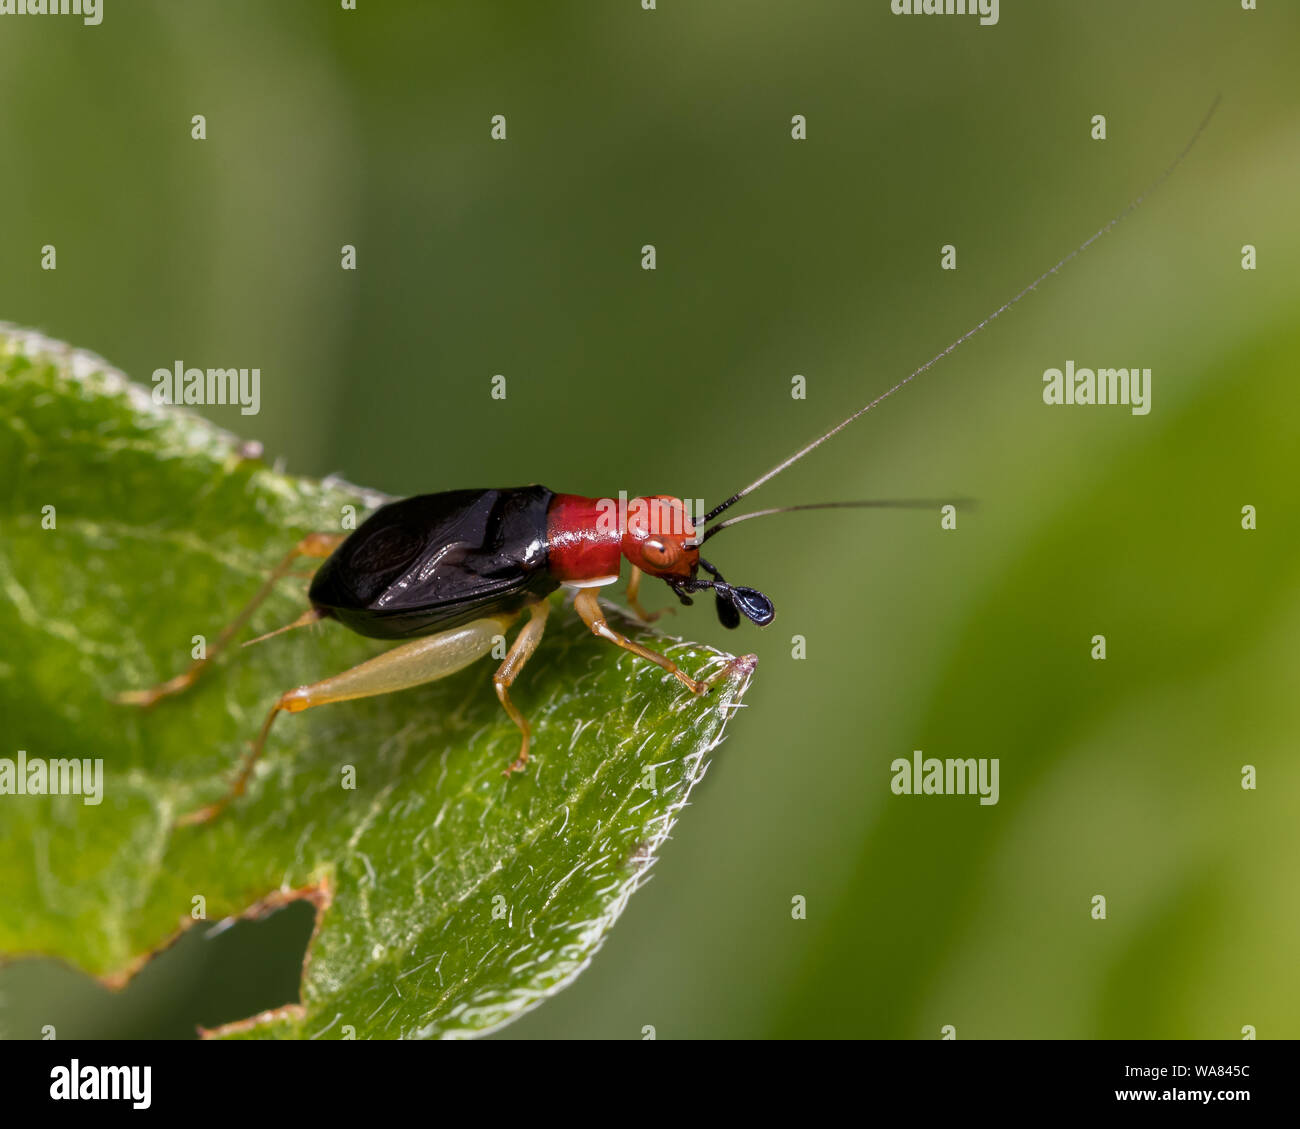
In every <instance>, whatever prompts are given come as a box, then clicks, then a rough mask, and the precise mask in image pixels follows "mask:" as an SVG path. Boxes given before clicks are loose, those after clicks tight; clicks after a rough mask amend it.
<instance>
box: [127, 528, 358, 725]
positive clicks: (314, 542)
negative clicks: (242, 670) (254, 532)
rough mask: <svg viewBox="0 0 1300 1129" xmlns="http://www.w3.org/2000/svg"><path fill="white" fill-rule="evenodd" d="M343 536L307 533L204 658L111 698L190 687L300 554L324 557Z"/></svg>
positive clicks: (144, 701)
mask: <svg viewBox="0 0 1300 1129" xmlns="http://www.w3.org/2000/svg"><path fill="white" fill-rule="evenodd" d="M346 537H347V534H346V533H309V534H308V535H307V536H306V537H304V538H303V539H302V540H301V541H299V542H298V544H296V545H295V546H294V547H293V548H292V549H290V550H289V552H288V553H286V554H285V557H284V560H282V561H281V562H280V563H279V564H278V565H276V566H275V568H273V569H272V570H271V573H270V575H269V576H268V577H267V578H266V580H265V582H264V583H263V584H262V587H261V588H259V589H258V590H257V594H256V595H255V596H254V597H253V598H252V599H251V600H249V601H248V603H247V604H245V605H244V609H243V611H241V612H240V613H239V614H238V615H237V616H235V618H234V619H232V620H231V621H230V622H229V623H228V624H227V625H226V626H225V628H224V629H223V630H222V632H221V634H220V635H218V636H217V641H216V642H215V643H213V644H212V646H211V647H210V648H208V652H207V654H206V655H204V657H203V658H201V659H195V660H194V661H193V662H192V663H190V667H189V669H188V670H186V671H185V672H184V673H183V674H178V675H177V676H176V677H175V678H171V679H168V680H167V681H166V682H160V683H159V684H158V685H157V686H151V687H149V688H148V689H147V690H128V691H127V692H126V693H124V694H119V695H117V697H116V698H114V699H113V700H114V701H115V702H117V703H118V704H119V705H123V706H142V707H145V708H148V707H149V706H152V705H153V704H154V703H155V702H157V701H158V700H159V699H160V698H166V697H169V696H170V695H172V694H179V693H180V692H181V691H182V690H187V689H189V688H190V687H191V686H193V685H194V683H195V682H196V681H197V680H198V677H199V675H200V674H202V673H203V671H204V669H205V668H206V667H207V666H208V665H209V664H210V663H211V662H212V661H213V660H214V659H215V658H216V657H217V656H218V655H220V654H221V652H222V651H224V650H225V649H226V648H227V647H228V646H229V645H230V641H231V640H232V639H233V638H234V637H235V635H236V634H238V633H239V631H240V630H241V629H242V628H243V627H244V625H245V624H246V623H247V622H248V621H249V619H251V618H252V615H253V613H254V612H255V611H257V609H258V608H259V607H260V606H261V604H262V602H263V601H264V600H265V599H266V598H267V597H268V596H269V595H270V594H271V593H272V592H273V591H274V590H275V586H276V584H277V583H279V581H280V580H282V579H283V578H284V577H285V576H286V575H287V574H288V573H289V572H290V570H291V569H292V568H293V566H294V565H295V564H296V563H297V561H298V559H299V558H300V557H314V558H319V559H322V560H323V559H324V558H325V557H328V556H329V555H330V554H331V553H332V552H334V550H335V549H337V548H338V547H339V545H341V544H342V543H343V540H344V539H345V538H346ZM319 618H320V616H319V615H318V614H317V613H316V611H315V610H314V609H313V610H310V611H308V612H305V613H304V614H303V615H302V617H301V618H300V619H298V620H296V621H294V623H292V624H290V626H291V627H298V626H303V625H306V624H308V623H311V622H313V621H314V620H316V619H319Z"/></svg>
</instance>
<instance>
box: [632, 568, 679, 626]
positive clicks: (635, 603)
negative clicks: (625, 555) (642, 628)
mask: <svg viewBox="0 0 1300 1129" xmlns="http://www.w3.org/2000/svg"><path fill="white" fill-rule="evenodd" d="M644 575H645V573H643V572H642V571H641V570H640V569H639V568H637V567H636V565H633V566H632V575H631V576H629V577H628V579H627V606H628V607H630V608H631V609H632V610H633V611H634V612H636V616H637V619H639V620H640V621H641V622H642V623H654V621H655V620H657V619H658V618H659V617H660V616H661V615H663V614H664V613H663V612H648V611H646V610H645V608H643V607H642V606H641V601H640V599H639V597H640V595H641V578H642V577H643V576H644ZM668 610H669V611H671V610H672V609H671V608H670V609H668Z"/></svg>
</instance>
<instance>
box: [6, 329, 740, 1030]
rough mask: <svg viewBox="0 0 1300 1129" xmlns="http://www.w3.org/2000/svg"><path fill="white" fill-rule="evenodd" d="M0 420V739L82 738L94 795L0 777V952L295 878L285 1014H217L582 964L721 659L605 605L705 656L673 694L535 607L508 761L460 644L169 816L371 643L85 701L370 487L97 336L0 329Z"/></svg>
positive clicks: (713, 711) (262, 625) (113, 685)
mask: <svg viewBox="0 0 1300 1129" xmlns="http://www.w3.org/2000/svg"><path fill="white" fill-rule="evenodd" d="M0 420H2V421H3V426H2V427H0V484H2V485H0V490H2V491H3V495H4V503H3V506H2V507H0V591H2V592H3V597H4V598H3V600H0V638H2V639H3V640H4V644H3V651H0V655H2V656H3V657H0V717H3V719H4V746H5V747H4V748H0V757H4V758H7V759H9V760H11V761H15V762H16V761H17V755H18V751H19V750H22V751H23V752H24V753H25V754H26V757H28V758H43V759H44V760H46V761H51V760H54V759H57V758H90V759H92V760H94V759H102V761H103V781H104V783H103V792H102V802H100V803H98V804H86V803H85V802H84V799H85V798H84V797H80V796H68V795H64V796H31V795H22V796H20V795H0V873H3V874H4V876H5V878H4V909H3V912H2V913H0V953H4V954H9V955H11V956H12V955H15V954H46V955H51V956H56V957H60V958H63V959H65V960H67V961H69V962H71V963H73V964H75V965H77V966H78V967H80V968H82V969H85V970H86V971H88V972H90V973H92V974H95V975H98V976H101V977H103V978H105V979H106V980H108V981H109V982H111V983H114V984H120V983H123V982H125V980H126V979H127V978H128V977H129V976H130V975H131V973H132V972H133V971H134V970H135V969H136V968H138V967H139V966H140V965H141V964H142V963H143V962H144V961H145V960H147V959H148V957H149V955H150V954H151V953H153V952H155V951H157V950H158V949H159V948H160V947H161V946H164V945H166V944H167V943H168V942H169V940H171V939H172V938H173V937H174V936H175V935H176V934H177V933H178V932H179V931H180V930H182V929H184V928H186V927H188V926H191V925H193V924H194V922H195V917H194V913H195V910H194V907H195V906H196V905H197V904H199V903H198V902H197V901H196V899H200V898H201V899H202V900H203V903H204V904H205V909H206V918H207V920H209V921H215V920H218V919H222V918H225V917H227V916H230V915H246V914H255V913H259V912H267V911H268V910H270V909H272V908H274V907H276V906H279V905H282V904H284V903H285V902H286V901H287V900H290V899H293V898H310V899H312V900H313V901H314V902H315V904H316V906H317V909H318V918H317V931H316V934H315V936H314V938H313V940H312V943H311V945H310V947H309V950H308V954H307V961H306V964H305V967H304V973H303V982H302V1003H301V1006H297V1005H295V1006H293V1007H290V1008H285V1009H281V1010H280V1011H278V1012H276V1013H273V1014H268V1015H264V1016H260V1017H257V1019H256V1020H250V1021H248V1022H246V1023H244V1024H239V1025H232V1026H231V1027H227V1028H223V1029H222V1030H221V1032H220V1033H222V1034H251V1035H256V1036H288V1037H294V1036H299V1037H307V1038H316V1037H322V1036H323V1037H327V1038H335V1037H341V1036H343V1035H344V1034H345V1033H347V1028H349V1027H351V1028H354V1029H355V1033H356V1036H357V1037H358V1038H364V1037H367V1036H374V1037H396V1036H406V1037H429V1036H458V1035H460V1036H464V1035H473V1034H479V1033H482V1032H485V1031H488V1030H491V1029H493V1028H495V1027H499V1026H500V1025H502V1024H504V1023H506V1022H508V1021H510V1020H511V1019H513V1018H515V1017H517V1016H519V1015H520V1014H522V1013H523V1012H525V1011H527V1010H529V1009H530V1008H532V1007H533V1006H535V1005H536V1004H538V1003H539V1002H540V1001H542V1000H544V999H545V998H546V997H547V996H548V995H550V994H553V993H554V992H556V991H557V990H558V989H560V988H562V987H563V986H564V985H566V984H567V983H569V982H570V981H571V980H572V979H573V978H574V977H575V976H577V975H578V973H579V972H581V971H582V969H583V968H584V967H585V966H586V965H587V963H588V962H589V961H590V960H591V958H592V956H593V955H594V954H595V952H596V951H597V950H598V949H599V948H600V946H601V944H602V942H603V941H604V939H605V937H606V936H607V934H608V933H609V930H610V928H611V926H612V925H613V923H614V922H615V920H617V918H618V916H619V914H620V913H621V912H622V911H623V909H624V907H625V905H626V904H627V900H628V897H629V896H630V895H631V894H632V892H633V891H634V890H636V889H637V888H638V886H640V884H641V883H642V882H643V881H645V879H646V877H647V874H648V871H649V869H650V866H651V865H652V863H653V860H654V855H655V851H656V850H657V849H658V847H659V846H660V845H661V844H662V843H663V842H664V840H665V839H666V838H667V836H668V834H669V831H670V830H671V828H672V826H673V824H674V822H675V820H676V819H677V816H678V814H679V812H680V810H681V808H682V807H683V805H684V804H685V803H686V801H687V798H688V796H689V795H690V792H691V789H692V787H693V786H694V784H695V783H697V782H698V780H699V779H700V777H701V776H702V774H703V771H704V767H705V764H706V762H707V759H708V754H709V752H710V750H712V749H713V748H714V747H715V746H716V745H717V743H718V742H719V740H720V739H721V736H722V732H723V728H724V726H725V723H726V719H727V717H728V715H729V714H730V713H731V712H732V710H733V708H734V707H736V706H737V704H738V702H739V701H740V698H741V696H742V695H743V694H744V692H745V689H746V687H747V686H748V683H749V679H750V677H751V674H752V671H753V665H754V662H753V660H752V658H747V659H742V660H732V657H731V656H729V655H725V654H722V653H720V652H717V651H714V650H712V649H710V648H707V647H704V646H701V645H696V644H690V643H681V642H673V641H670V640H666V639H664V638H663V637H656V636H650V635H647V634H646V633H644V632H638V631H637V630H635V629H634V628H632V627H630V626H629V627H628V631H629V633H631V634H634V635H636V636H638V637H641V638H643V639H645V640H647V641H648V642H649V643H650V645H652V646H657V647H658V648H659V649H661V650H662V649H666V650H668V651H669V653H671V654H672V655H673V657H674V658H676V659H677V660H678V661H679V662H681V663H682V664H683V665H684V666H685V667H686V668H687V669H688V670H690V671H692V672H694V673H697V674H699V673H708V674H713V673H718V672H721V671H723V670H724V668H727V669H726V670H725V673H724V674H723V676H722V677H721V678H720V679H719V681H718V683H717V684H716V685H715V687H714V688H713V690H712V691H711V692H710V693H709V694H708V695H707V696H706V697H705V698H702V699H696V698H694V697H692V696H691V695H690V694H689V693H687V692H686V691H685V690H684V689H683V688H682V687H681V686H680V685H679V684H678V683H677V682H676V681H675V680H674V679H672V678H671V677H670V676H667V675H665V674H664V673H663V672H662V671H661V670H660V669H659V668H658V667H655V666H653V665H651V664H649V663H646V662H644V661H641V660H638V659H636V658H634V657H633V656H631V655H629V654H627V653H626V652H624V651H620V650H618V649H617V648H615V647H612V646H610V645H608V644H606V643H604V642H602V641H600V640H597V639H595V638H593V637H592V636H591V634H590V633H589V632H588V631H587V630H586V629H585V628H584V627H583V626H582V624H581V622H580V621H578V619H577V617H576V616H575V615H574V614H573V612H572V610H571V609H568V608H564V607H556V609H555V610H554V613H553V614H552V616H551V617H550V624H549V626H548V631H547V635H546V637H545V638H544V639H543V640H542V644H541V647H540V648H539V649H538V652H537V654H536V655H535V656H534V658H533V660H532V662H531V663H530V664H529V666H528V667H527V668H526V669H525V671H524V673H523V674H522V676H521V677H520V680H519V681H518V682H517V683H516V690H515V695H514V696H515V700H516V702H517V703H518V704H519V706H520V707H521V708H522V709H523V710H524V712H525V713H526V715H527V716H528V717H529V718H530V720H531V721H532V723H533V725H534V732H535V742H534V756H535V761H534V763H533V765H531V766H530V768H529V769H528V771H527V772H525V773H523V774H520V775H517V776H515V777H512V778H509V779H507V778H506V777H505V776H504V775H503V772H502V770H503V768H504V767H505V766H506V765H507V764H508V763H509V762H510V761H511V760H512V759H513V758H514V756H515V754H516V751H517V747H518V736H517V732H516V730H515V728H514V726H513V725H512V724H511V723H510V722H509V720H508V719H507V718H506V717H505V715H504V713H503V712H502V710H501V708H500V706H499V705H498V703H497V700H496V696H495V694H494V693H493V691H492V686H491V681H490V678H489V677H488V675H489V673H490V670H491V663H492V660H490V659H489V660H484V661H483V662H482V663H479V664H476V665H475V666H473V667H471V668H469V669H468V670H466V671H463V672H461V673H460V674H459V675H456V676H453V677H451V678H449V679H446V680H444V681H442V682H439V683H435V684H432V685H429V686H423V687H417V688H415V689H411V690H407V691H403V692H402V693H399V694H394V695H389V696H386V697H382V698H374V699H367V700H362V701H355V702H347V703H342V704H338V705H331V706H328V707H325V708H322V709H317V710H310V711H307V712H305V713H302V714H297V715H287V716H286V717H284V718H282V719H281V720H280V721H279V723H278V724H277V727H276V728H275V730H273V732H272V735H271V740H270V743H269V746H268V752H267V755H266V757H265V758H264V759H263V763H262V764H261V766H260V768H259V771H258V773H257V774H256V776H255V778H254V780H253V782H252V784H251V786H250V790H249V793H248V794H247V795H246V796H244V797H243V798H241V799H239V800H237V801H236V802H235V803H234V804H233V805H232V806H231V807H230V808H229V809H228V810H227V811H226V813H225V814H223V815H222V816H220V817H219V818H218V819H217V820H215V821H213V822H212V823H209V824H204V825H199V826H186V827H179V828H178V827H176V820H177V818H178V817H179V816H180V815H182V814H184V813H185V812H187V811H190V810H192V809H194V808H196V807H198V806H200V805H201V804H203V803H206V802H209V801H211V800H213V799H215V798H217V797H218V796H219V795H221V794H222V793H223V792H224V790H225V788H226V786H227V783H228V781H229V779H230V773H231V770H232V769H233V767H234V766H235V764H236V763H237V761H238V759H239V757H240V756H241V754H242V753H243V751H244V750H245V749H246V747H247V742H248V740H249V739H250V738H251V737H252V736H253V735H254V733H255V732H256V729H257V727H258V726H259V724H260V722H261V720H262V718H263V716H264V715H265V712H266V710H267V708H268V706H269V705H270V703H271V702H272V701H273V700H274V699H275V697H276V696H277V695H278V694H279V693H280V692H281V691H283V690H285V689H288V688H290V687H293V686H296V685H299V684H301V683H304V682H309V681H314V680H315V679H317V678H320V677H323V676H325V675H327V674H330V673H334V672H337V671H339V670H342V669H345V668H346V667H348V666H351V665H354V664H355V663H357V662H359V661H361V660H362V659H364V658H366V657H368V656H369V655H371V654H374V653H378V651H380V650H383V649H384V648H383V646H382V645H380V644H377V643H375V641H372V640H365V639H362V638H360V637H358V636H355V635H352V634H351V633H349V632H347V631H346V630H344V629H342V628H341V627H339V626H338V625H336V624H323V625H317V626H315V627H312V628H308V629H304V630H299V631H296V632H291V633H289V634H287V635H284V636H280V637H278V638H276V639H273V640H270V641H267V642H266V643H263V644H260V645H259V646H257V647H253V648H249V649H248V650H245V651H236V652H235V653H233V654H231V655H229V656H228V657H227V658H224V659H222V660H221V661H220V662H219V663H217V664H216V665H215V666H214V668H213V669H211V670H210V671H209V672H208V673H207V674H206V675H205V677H204V678H203V679H201V680H200V682H199V684H198V685H197V686H196V687H195V688H194V689H192V690H191V691H189V692H188V693H186V694H183V695H180V696H178V697H176V698H172V699H169V700H165V701H163V702H161V703H159V704H158V705H157V706H156V707H155V708H154V709H152V710H150V711H140V710H135V709H130V708H128V707H123V706H119V705H116V704H114V703H113V702H112V701H111V700H110V699H111V697H112V696H113V695H115V694H117V693H119V692H121V691H123V690H127V689H130V688H134V687H139V686H143V685H147V684H150V683H153V682H156V681H158V680H160V679H163V678H167V677H169V676H171V675H172V674H175V673H177V672H178V671H179V670H181V669H183V668H184V666H185V664H186V663H187V662H188V660H189V658H190V651H191V648H192V646H193V645H194V644H193V637H194V636H196V635H203V636H205V637H206V638H207V640H208V641H209V642H211V641H212V640H213V639H214V638H215V635H216V633H217V631H218V630H219V629H220V628H221V626H222V625H223V624H224V622H225V621H226V620H228V619H229V618H230V617H231V616H232V615H233V614H234V613H235V612H236V611H237V610H238V609H239V608H240V607H241V606H242V604H243V602H244V601H245V600H247V599H248V597H249V596H250V595H251V594H252V592H253V591H254V590H256V588H257V586H258V584H259V583H260V581H261V579H262V578H263V577H264V575H265V573H266V571H267V569H268V568H269V567H270V566H271V565H272V564H273V563H274V562H275V561H277V560H278V559H279V558H280V557H281V556H282V555H283V553H284V552H285V551H286V549H287V548H288V547H290V546H291V545H292V544H293V543H294V542H295V541H296V540H297V539H298V538H299V537H301V536H302V535H303V534H305V533H307V532H309V531H311V530H314V529H326V530H337V529H339V528H340V519H341V515H342V514H343V512H344V507H346V506H352V507H356V509H357V513H358V515H359V516H360V515H362V514H363V513H364V511H365V510H367V509H369V508H370V507H372V506H373V505H375V504H376V503H377V502H378V501H380V500H381V499H380V497H379V496H378V495H376V494H373V493H369V492H366V491H363V490H360V489H357V488H355V487H352V486H349V485H347V484H345V483H341V482H324V483H320V482H311V481H305V480H302V479H296V478H290V477H288V476H286V475H283V474H280V473H277V472H276V471H274V470H272V469H270V468H269V467H268V466H267V465H266V464H265V463H264V462H263V461H261V460H260V459H258V458H248V457H244V455H243V454H241V447H240V443H239V441H238V440H237V439H235V438H234V437H232V436H230V435H227V434H225V433H223V432H221V431H218V430H217V429H215V428H214V427H212V426H211V425H209V424H208V423H206V422H205V421H203V420H201V419H199V418H197V417H195V416H193V415H191V414H188V413H185V412H183V411H180V410H176V409H171V408H166V407H162V406H158V405H155V404H154V403H153V402H152V399H151V397H150V396H149V394H148V392H147V390H145V389H142V388H140V387H136V386H133V385H131V384H130V383H129V382H127V381H126V380H125V379H124V378H123V377H122V376H121V375H120V374H119V373H116V372H114V371H113V370H112V369H110V368H109V366H107V365H106V364H105V363H104V362H102V361H100V360H99V359H98V358H95V357H92V356H90V355H88V354H85V353H80V352H76V351H73V350H70V349H68V348H67V347H66V346H62V345H59V344H57V343H54V342H50V341H47V340H45V339H43V338H40V337H38V336H37V335H35V334H31V333H27V332H25V331H21V330H15V329H13V328H10V327H3V326H0ZM45 507H53V509H52V510H51V509H46V508H45ZM51 518H52V520H51ZM50 525H52V526H53V527H52V528H47V526H50ZM305 584H306V580H305V579H304V578H302V577H298V578H290V579H287V580H285V581H284V582H283V583H282V584H281V585H280V586H279V588H278V590H277V591H276V593H275V594H274V596H273V597H272V598H271V599H270V600H269V601H268V602H267V604H266V605H265V606H264V607H263V609H262V610H261V611H260V612H259V613H258V615H257V616H256V617H255V618H254V620H253V622H252V624H251V625H250V628H249V631H248V634H249V635H250V636H251V635H252V634H254V633H258V632H263V631H267V630H270V629H272V628H274V627H277V626H280V625H282V624H284V623H287V622H289V621H290V620H291V619H293V618H294V617H295V616H296V615H297V614H298V613H299V612H300V611H301V610H302V609H303V607H304V606H305V604H304V589H305ZM558 603H559V601H558V599H557V604H558ZM728 664H730V665H728ZM345 766H353V767H354V768H355V774H356V786H355V788H353V789H348V788H345V787H343V779H344V777H343V773H344V768H345ZM652 768H653V770H654V771H653V773H651V772H650V770H651V769H652ZM651 784H652V785H653V787H649V786H648V785H651Z"/></svg>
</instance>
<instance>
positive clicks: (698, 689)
mask: <svg viewBox="0 0 1300 1129" xmlns="http://www.w3.org/2000/svg"><path fill="white" fill-rule="evenodd" d="M573 606H574V607H575V608H577V609H578V614H579V615H580V616H582V620H583V622H584V623H585V624H586V625H587V626H588V627H590V628H591V632H592V634H593V635H599V636H600V637H601V638H602V639H608V640H609V641H610V642H611V643H613V644H614V645H615V646H618V647H622V648H623V649H624V650H625V651H631V652H632V653H633V654H634V655H640V656H641V657H642V658H643V659H649V660H650V661H651V662H652V663H657V664H658V665H659V666H661V667H663V668H664V670H666V671H668V673H669V674H671V675H673V676H674V677H675V678H677V679H678V681H680V682H681V683H682V684H683V685H684V686H686V687H687V688H688V689H689V690H690V691H691V693H692V694H703V693H704V692H705V691H706V690H708V686H706V685H705V684H704V683H703V682H696V681H695V679H694V678H692V677H691V676H690V675H689V674H687V673H686V672H685V671H684V670H682V669H680V668H679V667H678V665H677V664H676V663H675V662H673V660H672V659H670V658H665V657H664V656H663V655H660V654H657V653H656V652H654V651H652V650H650V649H649V648H648V647H643V646H641V644H640V643H634V642H633V641H632V640H631V639H629V638H628V637H627V636H626V635H620V634H619V633H618V632H617V631H615V630H614V629H613V628H612V627H610V626H609V624H608V623H606V622H605V615H604V613H603V612H602V611H601V610H600V601H599V600H598V599H597V597H596V589H595V588H581V589H579V590H578V595H577V597H576V598H575V599H574V601H573Z"/></svg>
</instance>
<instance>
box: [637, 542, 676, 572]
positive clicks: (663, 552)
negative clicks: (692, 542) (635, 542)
mask: <svg viewBox="0 0 1300 1129" xmlns="http://www.w3.org/2000/svg"><path fill="white" fill-rule="evenodd" d="M641 555H642V556H643V557H644V558H645V560H646V563H647V564H651V565H654V567H655V568H667V567H668V566H669V565H671V564H672V563H673V561H674V560H676V559H677V552H676V546H669V545H665V544H664V543H663V542H662V541H660V540H658V539H657V538H655V537H647V538H646V539H645V540H644V541H642V542H641Z"/></svg>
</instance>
